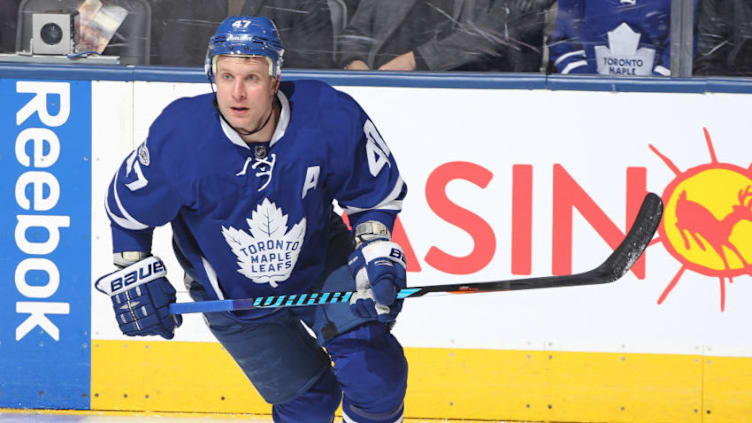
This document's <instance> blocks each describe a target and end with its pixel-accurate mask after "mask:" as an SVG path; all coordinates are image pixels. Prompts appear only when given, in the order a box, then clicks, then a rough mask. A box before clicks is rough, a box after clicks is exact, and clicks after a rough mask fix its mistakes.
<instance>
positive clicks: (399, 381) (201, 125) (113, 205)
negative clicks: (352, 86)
mask: <svg viewBox="0 0 752 423" xmlns="http://www.w3.org/2000/svg"><path fill="white" fill-rule="evenodd" d="M283 53H284V49H283V45H282V42H281V40H280V39H279V36H278V32H277V30H276V28H275V26H274V24H273V23H272V22H271V21H270V20H268V19H267V18H263V17H245V16H243V17H230V18H227V19H226V20H225V21H224V22H222V23H221V24H220V25H219V27H218V28H217V31H216V34H215V35H214V36H212V37H211V39H210V42H209V50H208V53H207V57H206V67H205V69H206V74H207V76H208V77H209V80H210V82H211V84H212V87H213V90H214V89H216V94H214V93H212V94H206V95H200V96H197V97H192V98H181V99H178V100H176V101H175V102H173V103H172V104H170V105H169V106H167V107H166V108H165V109H164V111H163V112H162V113H161V115H160V116H159V117H158V118H157V119H156V120H155V121H154V123H153V124H152V126H151V128H150V130H149V136H148V138H147V140H146V142H144V143H143V144H141V145H140V146H139V147H138V148H137V149H136V150H135V151H133V153H132V154H130V155H129V156H128V157H127V159H126V160H125V161H124V162H123V164H122V165H121V167H120V169H119V170H118V171H117V173H116V174H115V176H114V178H113V180H112V183H111V184H110V186H109V189H108V193H107V200H106V209H107V213H108V215H109V217H110V220H111V226H112V238H113V244H114V253H115V254H114V256H115V265H116V266H118V267H119V268H120V270H117V271H115V272H114V273H112V274H109V275H106V276H104V277H102V278H100V280H98V281H97V283H96V287H97V288H98V289H100V290H101V291H103V292H105V293H107V294H109V295H110V296H111V299H112V303H113V307H114V310H115V316H116V319H117V322H118V325H119V326H120V329H121V330H122V331H123V333H124V334H126V335H130V336H135V335H161V336H162V337H164V338H166V339H171V338H172V337H173V333H174V329H175V328H176V327H177V326H180V324H181V321H182V320H181V317H180V316H173V315H170V314H169V313H168V307H169V304H170V303H172V302H174V301H175V289H174V288H173V287H172V285H171V284H170V283H169V282H168V281H167V279H166V278H165V269H164V265H163V264H162V262H161V261H160V259H159V258H158V257H156V256H152V255H151V254H150V250H151V237H152V230H153V228H154V227H155V226H159V225H163V224H166V223H168V222H169V223H170V224H171V226H172V230H173V247H174V251H175V254H176V257H177V258H178V261H179V262H180V263H181V266H182V267H183V269H184V270H185V283H186V286H187V288H188V290H189V292H190V295H191V296H192V297H193V298H194V299H195V300H215V299H232V298H247V297H257V296H268V295H278V294H289V293H303V292H313V291H323V292H326V291H344V290H353V289H354V288H357V291H358V293H357V295H355V296H353V301H351V304H350V305H348V304H336V305H327V306H312V307H298V308H278V309H272V310H267V309H260V310H258V309H257V310H250V311H245V312H235V313H207V314H206V315H205V317H206V321H207V322H208V326H209V329H210V330H211V332H212V333H213V334H214V335H215V336H216V338H217V339H218V340H219V342H221V343H222V345H223V346H224V347H225V349H226V350H227V351H228V352H229V353H230V355H232V357H233V358H234V359H235V361H236V362H237V363H238V365H239V366H240V367H241V368H242V370H243V371H244V372H245V374H246V375H247V376H248V378H249V379H250V380H251V382H252V383H253V385H254V386H255V387H256V389H257V390H258V392H259V393H260V394H261V396H262V397H263V398H264V399H265V400H266V401H267V402H269V403H271V404H272V405H273V406H272V410H273V418H274V421H275V422H327V423H328V422H331V421H332V420H333V416H334V411H335V409H336V408H337V406H338V405H339V403H340V401H342V407H343V413H344V420H345V421H346V422H362V423H380V422H400V421H402V415H403V398H404V395H405V390H406V380H407V362H406V360H405V356H404V353H403V350H402V347H401V346H400V344H399V343H398V342H397V340H396V339H395V338H394V336H393V335H392V334H391V332H390V329H391V325H392V323H393V322H394V319H395V318H396V316H397V313H399V311H400V309H401V306H402V304H401V300H396V292H397V291H398V290H399V289H400V288H403V287H405V286H406V284H405V262H404V255H403V253H402V250H401V248H400V246H399V245H397V244H396V243H394V242H392V241H391V236H390V232H391V228H392V225H393V223H394V220H395V217H396V214H397V213H398V212H399V211H400V209H401V204H402V199H403V198H404V196H405V194H406V192H407V188H406V185H405V184H404V182H403V181H402V179H401V177H400V175H399V172H398V170H397V165H396V162H395V161H394V158H393V156H392V154H391V152H390V150H389V148H388V147H387V145H386V144H385V142H384V140H383V139H382V137H381V135H380V134H379V132H378V131H377V130H376V127H375V126H374V124H373V122H372V121H371V120H370V118H369V117H368V115H367V114H366V113H365V112H364V111H363V109H361V107H360V106H359V105H358V103H357V102H355V100H353V99H352V98H351V97H350V96H348V95H347V94H344V93H342V92H339V91H337V90H335V89H333V88H332V87H330V86H329V85H326V84H324V83H322V82H318V81H294V82H289V81H286V82H280V72H281V67H282V58H283ZM333 200H337V201H338V202H339V204H340V205H341V206H342V207H343V208H344V209H345V210H346V211H347V213H348V215H349V219H350V222H351V224H352V227H353V232H352V233H350V232H349V231H348V230H347V228H346V227H345V226H344V224H343V223H342V221H341V219H340V218H339V217H338V216H336V214H334V213H333V208H332V201H333ZM353 241H354V242H353ZM348 264H349V265H348ZM123 281H125V282H123ZM301 322H303V323H305V324H306V325H307V326H308V327H310V328H312V329H313V331H314V332H315V334H316V338H313V337H311V336H310V335H309V334H308V333H307V331H306V329H305V328H304V326H303V324H302V323H301ZM322 347H324V348H326V350H324V349H323V348H322ZM332 361H333V362H334V366H332V364H331V362H332Z"/></svg>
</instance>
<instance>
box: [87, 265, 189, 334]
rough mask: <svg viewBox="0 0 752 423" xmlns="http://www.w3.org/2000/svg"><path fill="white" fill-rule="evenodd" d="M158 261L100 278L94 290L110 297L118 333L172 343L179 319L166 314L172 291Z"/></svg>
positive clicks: (180, 317)
mask: <svg viewBox="0 0 752 423" xmlns="http://www.w3.org/2000/svg"><path fill="white" fill-rule="evenodd" d="M165 275H167V270H166V269H165V266H164V264H163V263H162V260H160V259H159V257H147V258H145V259H143V260H140V261H137V262H136V263H133V264H131V265H129V266H127V267H125V268H123V269H120V270H117V271H115V272H112V273H110V274H107V275H104V276H102V277H101V278H99V279H98V280H97V282H96V283H95V284H94V287H95V288H97V290H99V291H100V292H103V293H105V294H107V295H109V296H110V298H111V299H112V306H113V308H114V309H115V318H116V319H117V322H118V325H119V326H120V330H121V331H122V332H123V334H125V335H128V336H146V335H160V336H161V337H163V338H165V339H172V338H173V337H174V336H175V334H174V332H175V328H176V327H178V326H180V325H181V324H182V323H183V317H182V316H180V315H172V314H170V312H169V307H170V304H171V303H174V302H175V288H173V286H172V284H170V282H169V281H168V280H167V279H166V278H165Z"/></svg>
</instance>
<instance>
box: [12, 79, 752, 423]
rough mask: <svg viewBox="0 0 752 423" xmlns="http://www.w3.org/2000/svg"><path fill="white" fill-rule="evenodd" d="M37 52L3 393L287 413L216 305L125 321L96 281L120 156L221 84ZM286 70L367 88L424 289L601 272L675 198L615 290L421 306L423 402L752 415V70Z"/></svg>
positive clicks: (15, 215) (159, 241) (460, 413)
mask: <svg viewBox="0 0 752 423" xmlns="http://www.w3.org/2000/svg"><path fill="white" fill-rule="evenodd" d="M84 69H85V68H84ZM29 70H30V71H29V72H25V73H24V72H22V69H21V70H19V68H3V67H0V98H2V99H3V101H2V103H1V104H0V133H2V134H3V138H4V139H5V140H6V142H5V143H4V144H3V145H4V147H3V150H2V151H1V152H0V164H2V166H0V169H1V170H0V172H3V175H2V176H3V179H4V180H5V181H6V183H5V184H3V187H2V188H0V189H1V190H2V192H3V198H4V203H3V204H5V206H4V207H3V208H2V209H1V210H2V212H1V213H0V216H2V219H3V223H4V225H3V227H4V228H6V231H5V232H4V234H5V236H0V242H2V243H3V249H2V250H3V251H4V253H5V254H3V260H2V261H0V263H2V266H3V271H4V274H6V275H12V278H13V283H11V282H10V279H9V278H10V276H9V278H6V283H5V284H2V285H0V286H1V288H0V298H2V301H3V302H4V303H3V306H2V307H0V310H2V311H0V313H2V315H1V316H0V318H1V319H0V321H2V322H3V323H2V324H1V325H0V357H2V360H1V361H0V407H14V408H64V409H65V408H70V409H94V410H159V411H211V412H236V413H242V412H254V413H264V412H268V411H269V407H268V406H267V405H266V404H264V403H263V402H262V401H261V399H260V398H259V397H258V395H257V394H256V393H255V392H254V391H253V388H252V387H251V385H250V383H249V382H248V381H246V380H245V379H244V377H243V375H242V373H241V372H240V371H239V370H238V369H237V367H236V366H235V365H234V364H233V363H232V361H231V359H230V358H229V356H227V354H226V353H225V352H224V351H222V349H221V347H220V346H219V345H218V344H216V343H215V342H213V340H212V338H211V336H210V334H209V332H208V331H207V330H206V328H205V327H204V325H203V321H202V319H201V318H200V317H197V316H195V315H191V316H187V317H186V319H185V323H184V325H183V327H181V328H180V329H179V330H178V331H177V334H176V337H175V340H173V341H170V342H167V341H163V340H161V339H148V338H142V339H128V338H126V337H124V336H122V335H121V334H120V332H119V330H118V329H117V326H116V324H115V322H114V319H113V316H112V310H111V306H110V302H109V299H108V298H107V297H106V296H103V295H102V294H100V293H98V292H96V291H94V290H93V289H92V288H91V284H92V279H94V278H96V277H97V276H99V275H102V274H104V273H107V272H110V271H111V268H112V266H111V253H110V235H109V226H108V222H107V218H106V215H105V212H104V207H103V198H104V193H105V189H106V186H107V184H108V183H109V180H110V178H111V177H112V174H113V172H114V170H115V169H116V167H117V166H118V165H119V163H120V161H122V159H123V158H124V157H125V156H126V155H127V154H128V153H129V152H130V151H131V150H132V149H133V148H134V147H135V146H137V145H138V144H140V143H141V142H142V141H143V139H144V138H145V137H146V135H147V133H148V128H149V125H150V123H151V122H152V121H153V119H154V118H155V117H156V116H157V115H158V114H159V112H160V111H161V110H162V108H163V107H164V106H165V105H167V104H168V103H169V102H170V101H172V100H174V99H175V98H178V97H181V96H186V95H195V94H199V93H204V92H208V90H209V86H208V84H207V83H205V82H201V81H202V80H201V78H200V75H199V74H198V72H193V71H191V72H182V73H181V72H177V71H176V72H174V73H171V72H161V73H160V72H156V71H154V72H151V73H149V72H144V73H141V74H139V73H138V72H135V71H121V72H115V71H113V72H110V73H105V72H102V71H99V70H86V69H85V70H84V71H79V72H70V71H68V70H60V68H50V69H44V68H39V67H31V68H29ZM287 75H288V77H292V78H307V77H321V78H323V79H325V80H327V81H329V82H331V83H333V84H334V85H336V86H337V87H338V88H340V89H342V90H343V91H346V92H348V93H350V94H351V95H353V96H354V97H355V98H356V99H357V100H358V101H359V102H360V103H361V104H362V105H363V106H364V108H365V109H366V111H367V112H368V113H369V115H370V117H371V118H372V120H373V121H374V122H375V123H376V126H377V127H378V129H379V131H380V132H381V134H382V136H383V137H384V139H385V140H386V141H387V143H388V144H389V146H390V148H391V150H392V152H393V154H394V155H395V157H396V159H397V163H398V165H399V166H400V170H401V172H402V174H403V178H404V179H405V181H406V182H407V184H408V187H409V194H408V197H407V200H406V201H405V203H404V210H403V212H402V213H401V215H400V220H399V222H398V224H397V226H396V228H395V238H396V239H397V240H398V241H399V242H400V243H401V244H402V245H403V247H404V249H405V253H406V255H407V258H408V263H409V267H408V272H409V273H408V284H409V285H415V286H417V285H430V284H434V283H458V282H476V281H485V280H489V281H490V280H498V279H506V278H511V277H524V276H530V275H533V276H536V275H548V274H567V273H570V272H579V271H583V270H588V269H590V268H592V267H594V266H596V265H597V264H599V263H600V262H601V261H603V259H605V257H606V256H607V255H608V254H609V253H610V251H611V249H612V248H613V247H614V246H615V245H616V244H618V242H619V241H620V239H621V237H622V236H623V234H624V233H625V231H626V229H627V225H628V224H629V223H631V219H632V218H633V217H634V215H635V213H636V210H637V208H638V207H639V204H640V201H641V199H642V197H643V196H644V193H645V192H647V191H652V192H656V193H658V194H660V195H661V196H662V197H663V199H664V202H665V204H666V211H665V218H664V221H663V224H662V226H661V228H660V229H659V235H658V236H657V239H656V241H655V242H654V244H652V245H651V246H650V247H649V248H648V250H647V251H646V254H645V258H644V259H643V260H641V261H639V262H638V263H637V264H636V265H635V267H634V269H633V271H632V272H630V273H628V274H627V275H626V276H625V277H624V278H623V279H621V280H620V281H617V282H615V283H613V284H607V285H602V286H592V287H581V288H562V289H549V290H530V291H518V292H507V293H495V294H477V295H459V296H458V295H448V296H436V297H427V298H420V299H408V300H406V303H405V307H404V311H403V313H402V315H401V316H400V319H399V321H398V324H397V326H396V328H395V333H396V335H397V337H398V338H399V339H400V340H401V341H402V343H403V344H404V345H405V346H406V352H407V355H408V360H409V363H410V379H409V382H408V383H409V387H408V397H407V399H406V405H407V411H406V415H407V416H411V417H436V418H475V419H519V420H523V419H526V420H563V421H640V422H653V421H655V422H662V421H676V422H689V421H729V422H731V421H733V422H739V421H746V420H744V419H750V417H748V416H750V415H752V401H750V400H752V341H751V340H750V338H749V336H747V334H748V332H749V327H750V323H749V322H751V321H752V309H750V307H748V306H747V303H748V301H749V299H750V298H752V286H750V276H749V274H750V273H752V264H750V263H752V211H748V209H749V208H750V207H749V205H748V204H749V202H750V198H749V197H745V190H746V189H747V187H752V170H750V162H751V161H752V143H750V140H749V139H748V138H749V137H750V133H752V131H751V129H752V120H750V119H747V118H746V116H745V114H747V111H748V110H750V109H751V107H750V106H752V94H749V93H748V92H749V91H751V90H752V83H749V82H745V81H721V80H709V81H702V80H692V81H674V82H664V81H663V80H654V79H647V80H603V79H574V78H570V79H567V78H560V77H559V78H546V77H543V76H537V75H533V76H528V75H525V76H514V75H510V76H493V77H487V78H478V79H473V80H470V79H468V78H467V77H465V76H463V75H453V76H450V77H447V78H445V79H441V78H437V77H431V76H430V75H429V76H426V77H424V78H413V77H410V76H401V75H396V76H384V75H383V74H381V75H375V76H374V77H372V78H370V79H369V78H367V77H357V78H356V77H352V76H351V75H352V74H339V73H331V72H330V73H321V74H315V73H299V72H298V73H296V72H288V73H287ZM175 81H182V82H175ZM467 86H470V87H471V88H463V87H467ZM39 93H41V94H39ZM45 93H46V96H45ZM37 94H39V95H37ZM186 148H190V140H186ZM207 165H209V166H212V165H217V166H219V165H221V164H207ZM750 190H752V188H750ZM169 237H170V233H169V229H167V228H160V229H158V230H157V232H156V235H155V244H154V252H155V253H156V254H158V255H160V256H161V257H162V258H163V259H165V262H166V264H167V267H168V269H169V272H170V273H169V275H170V278H171V280H172V281H173V283H174V284H175V286H176V287H177V288H178V289H180V288H182V284H181V283H180V282H181V279H182V277H181V274H180V271H179V266H178V264H177V262H176V261H175V260H174V257H172V253H171V248H170V245H169ZM730 280H732V281H733V282H732V283H731V282H730ZM179 300H180V301H188V298H187V294H186V293H185V292H179ZM750 421H752V420H750Z"/></svg>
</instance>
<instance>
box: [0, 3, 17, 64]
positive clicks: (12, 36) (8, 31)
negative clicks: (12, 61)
mask: <svg viewBox="0 0 752 423" xmlns="http://www.w3.org/2000/svg"><path fill="white" fill-rule="evenodd" d="M19 4H21V0H2V1H1V2H0V53H13V52H15V51H16V25H17V22H18V5H19Z"/></svg>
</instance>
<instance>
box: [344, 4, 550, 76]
mask: <svg viewBox="0 0 752 423" xmlns="http://www.w3.org/2000/svg"><path fill="white" fill-rule="evenodd" d="M551 3H552V0H496V1H492V0H477V1H470V0H361V1H360V3H359V5H358V8H357V9H356V11H355V13H354V14H353V15H352V17H351V18H350V23H349V25H348V27H347V28H345V30H344V31H343V34H342V36H341V37H340V39H339V49H340V55H339V64H340V66H342V67H344V68H346V69H354V70H365V69H379V70H394V71H412V70H431V71H444V70H457V71H506V72H535V71H538V70H539V68H540V64H541V58H542V54H541V52H542V44H543V24H544V19H543V15H544V13H543V12H544V8H545V5H546V4H549V5H550V4H551Z"/></svg>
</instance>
